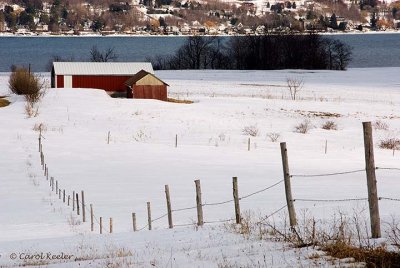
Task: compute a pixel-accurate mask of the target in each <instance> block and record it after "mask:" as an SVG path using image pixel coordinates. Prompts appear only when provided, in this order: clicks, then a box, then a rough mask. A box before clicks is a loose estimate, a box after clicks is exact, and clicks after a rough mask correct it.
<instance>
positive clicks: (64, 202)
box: [63, 189, 65, 203]
mask: <svg viewBox="0 0 400 268" xmlns="http://www.w3.org/2000/svg"><path fill="white" fill-rule="evenodd" d="M63 203H65V189H64V190H63Z"/></svg>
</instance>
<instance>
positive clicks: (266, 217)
mask: <svg viewBox="0 0 400 268" xmlns="http://www.w3.org/2000/svg"><path fill="white" fill-rule="evenodd" d="M284 208H287V205H284V206H282V207H280V208H278V209H277V210H275V211H274V212H272V213H271V214H269V215H267V216H265V217H264V218H263V219H262V220H260V221H258V222H257V224H265V223H263V221H265V220H267V219H268V218H271V217H272V216H274V215H275V214H276V213H278V212H280V211H281V210H283V209H284Z"/></svg>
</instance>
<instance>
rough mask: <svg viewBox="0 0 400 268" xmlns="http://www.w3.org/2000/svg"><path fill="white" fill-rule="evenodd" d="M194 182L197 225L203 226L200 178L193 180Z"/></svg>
mask: <svg viewBox="0 0 400 268" xmlns="http://www.w3.org/2000/svg"><path fill="white" fill-rule="evenodd" d="M194 183H195V184H196V204H197V225H198V226H203V224H204V221H203V205H202V203H201V186H200V180H195V181H194Z"/></svg>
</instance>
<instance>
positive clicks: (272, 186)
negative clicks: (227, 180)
mask: <svg viewBox="0 0 400 268" xmlns="http://www.w3.org/2000/svg"><path fill="white" fill-rule="evenodd" d="M283 181H284V180H280V181H278V182H276V183H274V184H272V185H270V186H268V187H265V188H264V189H261V190H259V191H256V192H254V193H251V194H247V195H245V196H242V197H239V200H242V199H246V198H249V197H250V196H253V195H256V194H259V193H262V192H265V191H266V190H269V189H271V188H274V187H275V186H277V185H279V184H281V183H282V182H283Z"/></svg>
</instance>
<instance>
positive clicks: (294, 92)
mask: <svg viewBox="0 0 400 268" xmlns="http://www.w3.org/2000/svg"><path fill="white" fill-rule="evenodd" d="M286 83H287V87H288V90H289V93H290V98H291V99H292V100H296V98H297V96H298V94H299V92H300V90H301V89H302V88H303V86H304V81H303V79H302V78H293V77H289V78H286Z"/></svg>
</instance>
